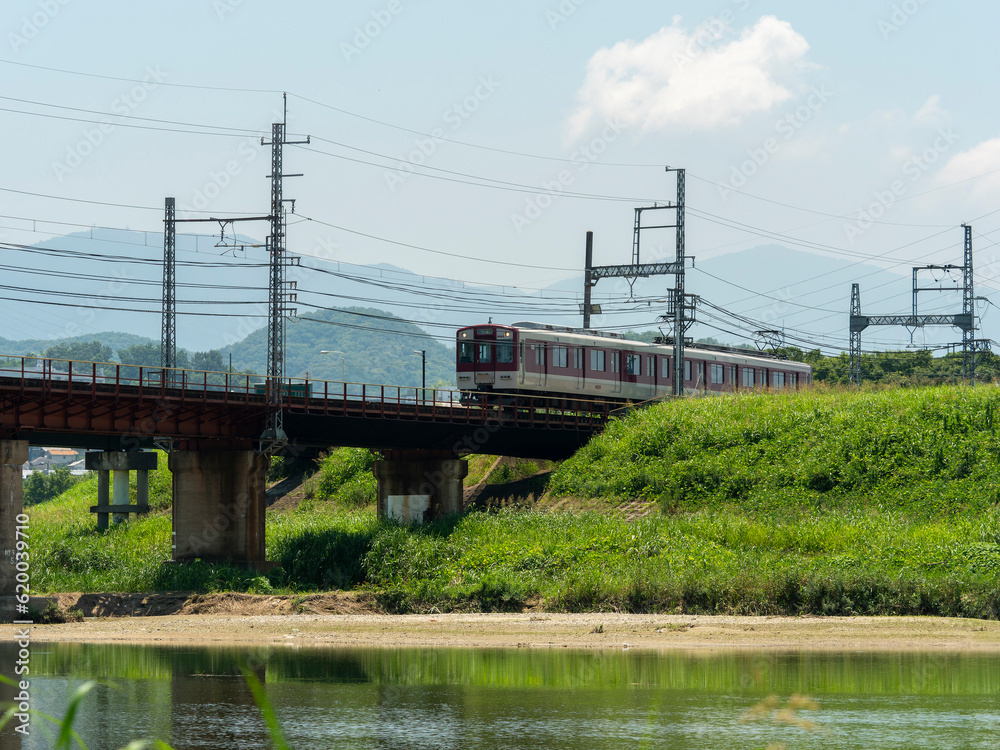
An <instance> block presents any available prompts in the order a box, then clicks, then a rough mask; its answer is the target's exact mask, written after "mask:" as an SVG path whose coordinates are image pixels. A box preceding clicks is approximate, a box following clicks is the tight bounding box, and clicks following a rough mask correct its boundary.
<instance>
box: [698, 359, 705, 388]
mask: <svg viewBox="0 0 1000 750" xmlns="http://www.w3.org/2000/svg"><path fill="white" fill-rule="evenodd" d="M698 382H699V383H704V382H705V363H704V362H699V363H698Z"/></svg>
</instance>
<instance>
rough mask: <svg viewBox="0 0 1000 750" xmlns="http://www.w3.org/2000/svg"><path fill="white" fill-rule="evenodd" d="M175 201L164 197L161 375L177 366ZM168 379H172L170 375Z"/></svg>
mask: <svg viewBox="0 0 1000 750" xmlns="http://www.w3.org/2000/svg"><path fill="white" fill-rule="evenodd" d="M176 219H177V215H176V201H175V200H174V199H173V198H166V199H164V212H163V322H162V330H161V333H160V367H162V368H163V375H162V377H163V378H164V380H166V379H167V377H168V376H167V371H168V370H173V368H175V367H177V276H176V270H175V262H176V255H177V223H176ZM170 380H173V378H172V377H171V378H170Z"/></svg>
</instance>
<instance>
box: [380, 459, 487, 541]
mask: <svg viewBox="0 0 1000 750" xmlns="http://www.w3.org/2000/svg"><path fill="white" fill-rule="evenodd" d="M384 455H385V458H383V459H382V460H380V461H376V462H375V466H374V472H375V478H376V479H377V480H378V514H379V516H380V517H384V518H394V519H396V520H398V521H401V522H403V523H413V522H416V523H424V522H426V521H432V520H435V519H438V518H444V517H445V516H448V515H451V514H453V513H461V512H462V496H463V487H462V480H463V479H464V478H465V475H466V474H468V473H469V462H468V461H465V460H463V459H459V458H455V456H454V454H452V453H449V452H442V451H427V450H414V451H387V452H386V453H385V454H384Z"/></svg>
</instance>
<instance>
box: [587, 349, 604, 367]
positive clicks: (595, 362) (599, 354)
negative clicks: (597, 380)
mask: <svg viewBox="0 0 1000 750" xmlns="http://www.w3.org/2000/svg"><path fill="white" fill-rule="evenodd" d="M590 369H591V371H592V372H604V350H603V349H591V350H590Z"/></svg>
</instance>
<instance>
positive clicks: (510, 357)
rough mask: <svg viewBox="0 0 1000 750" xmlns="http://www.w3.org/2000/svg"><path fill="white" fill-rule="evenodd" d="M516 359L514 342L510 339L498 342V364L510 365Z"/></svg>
mask: <svg viewBox="0 0 1000 750" xmlns="http://www.w3.org/2000/svg"><path fill="white" fill-rule="evenodd" d="M513 361H514V344H513V343H511V342H509V341H504V342H500V343H498V344H497V364H501V365H509V364H510V363H511V362H513Z"/></svg>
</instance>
